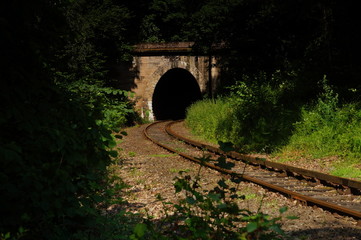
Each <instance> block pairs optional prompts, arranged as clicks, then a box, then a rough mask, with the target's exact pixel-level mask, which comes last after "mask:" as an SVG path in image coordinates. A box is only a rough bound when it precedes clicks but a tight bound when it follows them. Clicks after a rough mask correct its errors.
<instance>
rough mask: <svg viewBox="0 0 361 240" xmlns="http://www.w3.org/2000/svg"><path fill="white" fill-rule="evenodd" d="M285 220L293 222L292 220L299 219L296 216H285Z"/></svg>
mask: <svg viewBox="0 0 361 240" xmlns="http://www.w3.org/2000/svg"><path fill="white" fill-rule="evenodd" d="M286 218H287V219H291V220H293V219H299V217H297V216H291V215H290V216H287V217H286Z"/></svg>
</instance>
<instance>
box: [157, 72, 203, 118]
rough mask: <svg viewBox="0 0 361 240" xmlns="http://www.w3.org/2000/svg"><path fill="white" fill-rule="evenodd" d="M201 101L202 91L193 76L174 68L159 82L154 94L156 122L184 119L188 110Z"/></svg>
mask: <svg viewBox="0 0 361 240" xmlns="http://www.w3.org/2000/svg"><path fill="white" fill-rule="evenodd" d="M199 99H201V91H200V89H199V86H198V83H197V81H196V79H195V78H194V77H193V75H192V74H191V73H190V72H188V71H187V70H184V69H180V68H174V69H171V70H169V71H168V72H166V73H165V74H164V75H163V76H162V77H161V78H160V80H159V81H158V83H157V85H156V87H155V89H154V94H153V99H152V102H153V113H154V117H155V119H156V120H167V119H173V120H177V119H183V118H185V114H186V108H187V107H188V106H190V105H191V104H192V103H193V102H195V101H197V100H199Z"/></svg>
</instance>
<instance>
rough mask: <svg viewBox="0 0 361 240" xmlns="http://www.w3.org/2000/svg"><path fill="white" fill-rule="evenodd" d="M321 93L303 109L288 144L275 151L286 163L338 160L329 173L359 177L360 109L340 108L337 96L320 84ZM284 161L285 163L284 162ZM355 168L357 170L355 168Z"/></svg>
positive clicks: (352, 104)
mask: <svg viewBox="0 0 361 240" xmlns="http://www.w3.org/2000/svg"><path fill="white" fill-rule="evenodd" d="M322 84H323V89H324V92H323V93H322V94H321V95H320V96H319V98H318V99H317V101H316V103H314V104H313V105H311V106H309V107H304V108H303V109H302V112H301V119H300V121H298V122H296V123H295V131H294V132H293V134H292V136H291V138H290V141H289V143H288V144H287V145H286V146H284V147H282V148H281V149H280V150H279V154H278V155H279V156H281V157H283V158H284V160H286V159H287V157H286V156H287V155H288V156H289V153H290V152H292V156H289V157H291V159H290V158H289V157H288V160H295V159H299V158H302V157H305V158H313V159H320V158H326V157H333V156H336V157H338V161H336V160H335V163H334V169H335V170H331V173H333V174H335V175H339V176H344V177H355V178H359V179H360V176H361V169H360V164H361V162H360V160H359V159H360V157H361V134H360V133H361V132H360V130H361V108H360V104H359V103H349V104H340V102H339V99H338V94H337V93H335V92H334V90H333V89H332V88H331V87H330V86H329V85H327V82H326V79H325V78H324V80H323V82H322ZM285 157H286V159H285ZM357 167H358V168H357Z"/></svg>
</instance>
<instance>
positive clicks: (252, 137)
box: [186, 72, 298, 152]
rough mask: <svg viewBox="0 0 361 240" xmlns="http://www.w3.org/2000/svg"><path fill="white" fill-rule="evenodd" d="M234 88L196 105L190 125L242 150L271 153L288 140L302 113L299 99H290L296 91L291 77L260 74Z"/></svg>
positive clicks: (246, 77)
mask: <svg viewBox="0 0 361 240" xmlns="http://www.w3.org/2000/svg"><path fill="white" fill-rule="evenodd" d="M287 77H288V78H291V79H292V78H293V77H294V76H293V75H292V74H290V75H289V76H287ZM268 82H271V83H272V84H271V83H268ZM230 90H231V94H230V96H229V97H224V98H220V99H217V100H215V101H210V100H205V101H201V102H198V103H196V104H194V105H192V106H191V107H190V108H189V110H188V112H187V118H186V124H187V125H188V126H189V127H190V128H191V129H193V130H194V132H195V133H196V134H199V135H201V136H204V137H205V138H207V139H211V140H212V141H215V140H218V141H225V142H232V143H234V144H235V145H236V147H237V148H239V149H241V150H242V151H263V152H270V151H272V150H273V149H275V148H276V147H277V146H280V145H282V144H284V143H285V142H286V141H287V138H288V137H289V135H290V133H291V130H292V127H293V125H292V123H293V122H294V121H295V120H296V119H297V116H298V111H297V107H296V102H291V101H290V98H291V96H292V93H293V91H294V89H293V86H292V84H291V81H290V80H288V79H284V78H283V76H281V75H280V72H276V73H274V74H273V75H272V76H271V80H270V81H268V78H267V76H266V74H265V73H260V74H258V75H256V76H254V77H253V78H250V77H248V76H243V81H242V82H241V81H239V82H237V83H236V84H235V85H233V86H231V87H230Z"/></svg>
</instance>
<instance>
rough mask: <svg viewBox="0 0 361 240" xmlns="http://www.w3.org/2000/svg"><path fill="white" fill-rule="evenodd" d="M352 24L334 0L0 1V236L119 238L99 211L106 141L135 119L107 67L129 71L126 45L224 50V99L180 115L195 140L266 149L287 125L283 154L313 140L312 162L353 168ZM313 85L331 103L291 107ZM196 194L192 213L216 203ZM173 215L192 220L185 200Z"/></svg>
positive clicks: (104, 192) (104, 193)
mask: <svg viewBox="0 0 361 240" xmlns="http://www.w3.org/2000/svg"><path fill="white" fill-rule="evenodd" d="M358 17H359V14H358V10H357V8H355V7H354V6H353V4H352V3H348V2H344V1H338V0H332V1H327V2H325V1H324V2H320V1H292V2H284V1H277V0H271V1H270V0H261V1H252V0H243V1H238V0H237V1H236V0H231V1H228V0H227V1H223V0H222V1H219V0H210V1H209V0H207V1H206V0H200V1H193V0H152V1H149V0H133V1H114V0H105V1H98V0H80V1H72V0H51V1H50V0H34V1H23V0H20V1H2V2H1V3H0V27H1V31H2V37H1V38H0V47H1V49H0V50H1V51H0V57H1V68H0V69H1V72H0V79H1V81H0V104H1V107H0V191H1V193H2V197H1V199H0V216H1V219H0V234H1V238H5V239H11V238H14V239H16V238H24V239H26V238H27V239H33V238H38V239H71V238H79V239H82V238H87V239H92V238H94V239H112V238H120V239H122V238H125V237H124V236H128V235H129V225H128V224H127V222H128V220H129V221H130V220H131V219H132V218H128V217H127V216H126V215H124V214H123V213H121V214H120V215H119V216H114V218H113V217H110V218H107V217H108V216H109V215H107V214H103V215H102V214H101V213H102V211H103V212H104V208H102V206H106V204H104V205H102V204H100V203H102V202H103V203H104V201H105V199H106V198H107V197H109V195H110V196H115V197H119V196H118V195H117V194H116V193H109V191H110V190H111V188H112V187H114V185H111V183H110V182H109V179H107V177H106V175H107V165H109V163H110V162H111V158H112V157H114V156H115V152H114V151H112V150H111V148H112V147H113V146H114V143H115V142H114V137H113V136H112V135H111V130H117V129H118V128H119V127H121V126H124V125H127V124H131V123H134V121H135V120H136V119H137V115H136V114H135V113H134V111H133V109H132V107H133V104H132V103H131V102H130V101H129V100H128V98H127V95H128V93H127V92H125V91H123V90H121V89H119V86H120V85H121V84H120V83H119V81H114V79H113V78H112V75H111V70H112V66H114V65H117V64H119V63H120V62H122V61H126V60H129V52H130V49H131V46H132V44H135V43H138V42H141V41H146V42H166V41H195V42H196V44H195V51H197V53H201V54H210V53H212V52H211V46H212V44H217V43H223V44H224V46H225V48H224V49H223V50H222V51H221V52H220V53H221V54H222V57H221V58H219V59H218V64H219V67H220V68H221V69H222V84H223V85H224V88H223V89H224V93H225V95H224V96H227V97H223V98H219V99H216V100H207V101H208V103H210V105H211V108H212V109H210V111H211V112H212V113H209V112H204V113H202V114H203V115H202V116H201V117H199V116H196V115H193V116H192V118H193V119H194V121H193V120H192V121H193V123H192V124H195V121H196V120H197V119H198V120H197V121H200V120H199V119H201V120H202V121H203V120H205V119H209V123H208V126H207V127H204V126H203V127H200V126H198V128H199V129H201V130H200V131H203V132H205V134H206V135H207V136H208V137H209V138H213V139H221V140H226V139H227V140H231V141H233V142H235V143H236V144H237V145H238V147H240V148H241V149H243V150H244V151H250V150H260V151H266V152H269V151H272V150H274V149H276V148H277V147H278V146H280V145H282V144H284V143H285V142H287V141H288V139H289V137H290V135H289V134H290V133H291V130H292V129H293V128H295V133H296V134H295V135H294V136H292V137H291V138H290V143H291V145H290V146H293V147H301V148H306V147H308V146H309V145H310V144H308V142H311V140H314V141H315V142H314V144H312V146H309V147H313V148H314V152H312V154H313V155H314V156H318V157H322V156H326V155H328V154H337V155H338V156H340V157H342V158H347V159H349V161H350V163H351V164H359V163H358V162H357V161H356V159H357V158H359V152H360V141H361V140H360V137H359V134H358V132H359V130H360V128H359V125H360V110H359V105H358V103H353V104H345V103H347V102H346V101H351V100H353V101H356V100H358V101H359V100H360V99H359V92H360V83H359V81H358V80H359V76H360V68H359V65H360V64H359V63H360V58H359V54H358V52H359V49H360V44H359V43H360V36H361V34H357V32H359V31H360V28H357V27H355V24H353V23H354V22H357V20H358ZM323 74H327V76H328V78H329V82H330V84H331V85H332V86H334V87H335V90H337V92H338V93H339V100H340V102H337V101H335V100H332V99H331V98H329V97H328V96H331V95H332V94H331V93H330V92H327V91H326V95H323V96H321V97H320V100H318V102H317V103H316V105H315V106H314V107H310V108H307V107H303V104H305V103H308V102H310V100H315V97H314V96H318V95H319V93H320V92H321V88H319V87H317V82H318V80H319V79H320V78H321V77H322V75H323ZM120 81H121V80H120ZM229 86H232V87H230V88H229ZM349 89H352V90H353V91H352V92H350V91H349ZM227 94H229V95H227ZM328 94H331V95H328ZM332 96H334V95H332ZM201 104H205V103H204V102H203V103H198V106H202V105H201ZM196 106H197V105H195V106H194V107H192V108H194V109H196ZM205 106H207V107H205ZM202 108H204V109H206V108H209V104H206V105H203V107H202ZM204 109H202V111H203V110H204ZM215 109H217V112H216V113H215V111H214V110H215ZM301 109H302V110H301ZM192 111H193V110H191V111H190V112H192ZM196 111H200V110H196ZM295 119H296V120H297V119H298V120H297V121H298V123H297V124H296V125H292V124H291V123H292V122H295ZM190 122H191V120H190V119H189V123H190ZM306 133H307V134H306ZM297 136H298V137H297ZM311 137H312V139H310V138H311ZM326 140H327V141H326ZM327 142H329V143H330V145H334V147H332V148H331V147H326V146H327V145H326V143H327ZM307 144H308V145H307ZM338 174H340V173H338ZM179 181H181V179H179ZM179 181H178V182H179ZM192 181H193V180H190V179H189V181H188V182H184V184H185V185H183V186H182V187H183V189H184V190H185V191H186V192H187V194H193V195H196V194H197V193H196V192H192V191H195V190H196V189H193V190H192V189H188V187H187V186H188V185H189V184H191V183H192V184H193V183H194V182H192ZM195 181H196V180H195ZM187 184H188V185H187ZM108 187H109V188H108ZM221 187H222V186H221ZM114 189H116V188H114ZM220 189H222V188H220ZM223 190H224V189H223ZM207 194H208V195H207ZM207 194H206V195H205V196H203V197H201V198H203V200H204V202H203V203H207V204H208V203H212V204H216V205H217V204H219V203H220V202H219V201H221V200H220V199H219V198H218V197H214V195H212V194H211V193H207ZM189 196H191V195H189ZM212 196H213V198H212ZM217 196H218V195H217ZM188 200H190V198H189V199H188ZM203 200H202V201H203ZM218 200H219V201H218ZM203 203H202V204H203ZM223 203H225V202H223ZM182 204H183V205H179V206H180V208H179V209H178V210H179V212H180V214H181V215H182V214H183V216H185V215H184V214H188V213H189V214H193V213H192V212H191V211H192V210H191V209H192V207H190V205H187V204H191V203H190V202H189V201H188V202H187V201H186V202H183V203H182ZM192 206H195V205H192ZM197 207H198V208H201V207H202V206H201V205H197ZM216 209H217V208H214V209H213V210H214V211H215V210H216ZM226 209H227V208H226ZM213 210H212V211H213ZM217 211H218V210H217ZM218 213H219V212H214V214H218ZM189 216H191V215H189ZM218 216H219V215H218ZM193 217H194V219H195V220H194V221H193V220H192V222H189V225H187V224H188V223H186V225H185V226H188V227H189V230H187V231H189V232H187V233H189V234H190V235H187V236H186V237H189V238H192V235H191V234H195V235H194V236H198V235H196V234H198V233H197V231H196V230H197V228H198V227H199V225H197V224H201V225H202V226H203V224H208V223H209V222H207V221H209V219H208V220H207V219H201V218H199V216H196V215H192V217H191V219H192V218H193ZM261 217H262V219H263V217H264V216H263V215H262V216H261ZM213 220H214V221H216V218H214V219H213ZM263 220H264V219H263ZM227 221H228V220H227ZM257 221H258V220H257ZM265 222H266V221H265ZM123 223H124V225H121V224H123ZM192 224H193V225H192ZM217 224H218V223H217ZM222 224H224V223H221V225H218V226H219V227H220V229H221V228H223V226H224V225H222ZM272 224H273V223H272ZM123 226H124V228H122V227H123ZM251 226H252V225H251ZM254 226H255V225H253V227H254ZM205 230H206V231H208V230H209V232H207V233H206V234H208V236H210V235H212V234H214V233H215V232H212V231H213V230H214V228H206V229H205ZM243 230H244V229H243ZM227 231H228V230H227ZM257 231H258V230H257ZM104 233H106V234H104ZM248 233H250V231H249V229H248V230H247V234H248ZM252 233H253V232H252ZM217 234H218V233H217ZM242 234H243V233H242ZM260 234H262V233H260ZM252 236H253V235H252Z"/></svg>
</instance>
